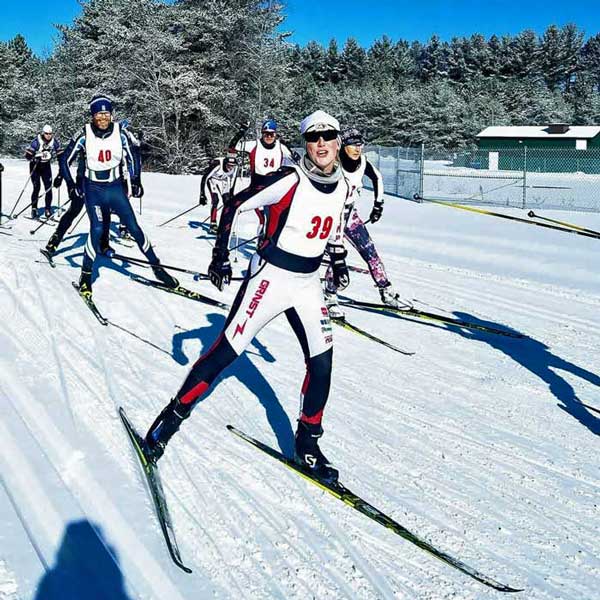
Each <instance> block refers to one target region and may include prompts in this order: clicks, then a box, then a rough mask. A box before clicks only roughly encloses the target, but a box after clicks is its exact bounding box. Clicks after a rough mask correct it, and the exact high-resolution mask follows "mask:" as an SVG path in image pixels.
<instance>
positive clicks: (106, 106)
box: [90, 96, 113, 115]
mask: <svg viewBox="0 0 600 600" xmlns="http://www.w3.org/2000/svg"><path fill="white" fill-rule="evenodd" d="M112 111H113V105H112V101H111V99H110V98H108V97H107V96H94V97H93V98H92V100H91V102H90V113H91V114H92V115H95V114H96V113H99V112H109V113H111V112H112Z"/></svg>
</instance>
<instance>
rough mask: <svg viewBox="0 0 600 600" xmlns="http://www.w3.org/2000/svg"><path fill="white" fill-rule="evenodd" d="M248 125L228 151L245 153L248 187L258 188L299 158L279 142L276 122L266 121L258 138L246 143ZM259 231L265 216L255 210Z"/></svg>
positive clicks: (243, 128) (240, 131) (241, 129)
mask: <svg viewBox="0 0 600 600" xmlns="http://www.w3.org/2000/svg"><path fill="white" fill-rule="evenodd" d="M249 126H250V123H249V122H248V123H244V124H242V125H241V126H240V128H239V130H238V132H237V133H236V134H235V136H234V137H233V139H232V140H231V141H230V142H229V149H230V151H234V152H245V153H247V154H248V158H249V161H250V186H252V187H255V188H260V187H262V186H263V185H265V184H266V183H267V182H268V177H269V175H270V174H271V173H274V172H275V171H277V170H278V169H279V168H280V167H282V166H289V165H294V164H297V163H298V161H299V159H300V157H299V156H298V154H297V153H296V152H294V151H293V150H291V149H290V148H289V147H288V145H287V144H286V143H285V142H284V141H283V140H281V138H280V137H279V136H278V134H277V121H275V119H267V120H266V121H263V124H262V126H261V128H260V137H259V138H257V139H256V140H249V141H246V140H245V139H242V138H244V137H245V135H246V133H247V131H248V128H249ZM255 212H256V216H257V217H258V221H259V224H260V225H259V231H261V230H263V229H264V224H265V216H264V214H263V212H262V211H261V210H256V211H255Z"/></svg>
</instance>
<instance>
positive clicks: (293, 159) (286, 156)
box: [279, 140, 302, 165]
mask: <svg viewBox="0 0 600 600" xmlns="http://www.w3.org/2000/svg"><path fill="white" fill-rule="evenodd" d="M279 143H280V144H281V154H282V155H283V163H282V164H284V165H297V164H298V163H299V162H300V159H301V158H302V157H301V156H300V155H299V154H298V153H297V152H296V151H295V150H292V149H291V148H290V147H289V146H288V145H287V144H286V143H285V142H284V141H283V140H279Z"/></svg>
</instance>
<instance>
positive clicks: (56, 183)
mask: <svg viewBox="0 0 600 600" xmlns="http://www.w3.org/2000/svg"><path fill="white" fill-rule="evenodd" d="M62 182H63V178H62V175H57V176H56V177H55V178H54V183H53V184H52V185H53V186H54V187H55V188H59V187H60V186H61V185H62Z"/></svg>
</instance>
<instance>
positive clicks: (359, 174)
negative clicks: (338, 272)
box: [325, 128, 412, 318]
mask: <svg viewBox="0 0 600 600" xmlns="http://www.w3.org/2000/svg"><path fill="white" fill-rule="evenodd" d="M363 145H364V137H363V135H362V134H361V133H360V131H359V130H358V129H356V128H350V129H346V130H344V131H343V132H342V149H341V150H340V161H341V164H342V169H343V173H344V177H346V179H347V180H348V183H349V185H350V190H351V194H350V196H349V197H348V200H347V202H346V208H345V211H344V223H345V228H344V235H345V237H346V239H347V240H348V241H349V242H350V243H351V244H352V246H353V247H354V248H355V249H356V250H357V251H358V253H359V254H360V256H361V258H362V259H363V260H364V261H365V262H366V263H367V266H368V267H369V272H370V273H371V277H372V278H373V281H374V282H375V285H376V286H377V288H378V289H379V295H380V296H381V301H382V302H383V303H384V304H387V305H389V306H393V307H394V308H397V309H400V310H409V309H411V308H412V304H411V303H410V302H408V301H407V300H403V299H401V298H400V296H399V295H398V294H397V293H396V291H395V290H394V288H393V287H392V284H391V282H390V280H389V279H388V278H387V275H386V272H385V267H384V266H383V262H382V260H381V258H380V257H379V254H378V252H377V249H376V248H375V244H374V243H373V240H372V239H371V236H370V235H369V232H368V231H367V228H366V227H365V224H364V222H363V221H362V219H361V218H360V216H359V215H358V212H357V210H356V206H355V202H356V200H357V199H358V197H359V195H360V192H361V190H362V187H363V183H362V180H363V177H368V178H369V179H370V180H371V183H372V185H373V193H374V195H375V200H374V202H373V208H372V210H371V214H370V216H369V220H370V221H371V223H376V222H377V221H379V219H380V218H381V215H382V214H383V179H382V177H381V173H380V172H379V171H378V170H377V169H376V168H375V167H374V166H373V165H372V164H371V163H370V162H369V161H368V160H367V158H366V157H365V156H363V155H362V149H363ZM325 301H326V303H327V308H328V309H329V315H330V316H331V317H332V318H343V317H344V311H343V309H342V308H341V306H340V305H339V303H338V297H337V286H336V285H335V281H334V276H333V272H332V269H331V267H329V268H328V269H327V273H326V275H325Z"/></svg>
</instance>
